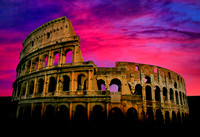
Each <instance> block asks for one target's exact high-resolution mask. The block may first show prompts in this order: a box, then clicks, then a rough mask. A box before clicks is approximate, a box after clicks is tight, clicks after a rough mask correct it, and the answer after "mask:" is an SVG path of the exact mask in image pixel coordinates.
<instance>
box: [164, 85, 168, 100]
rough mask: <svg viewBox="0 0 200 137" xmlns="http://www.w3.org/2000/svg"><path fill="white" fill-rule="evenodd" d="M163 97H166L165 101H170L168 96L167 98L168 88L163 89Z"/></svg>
mask: <svg viewBox="0 0 200 137" xmlns="http://www.w3.org/2000/svg"><path fill="white" fill-rule="evenodd" d="M163 97H164V100H165V101H166V100H168V96H167V88H166V87H163Z"/></svg>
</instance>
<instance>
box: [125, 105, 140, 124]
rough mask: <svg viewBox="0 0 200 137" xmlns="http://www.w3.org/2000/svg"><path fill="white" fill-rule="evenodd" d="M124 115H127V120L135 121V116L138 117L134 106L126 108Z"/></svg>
mask: <svg viewBox="0 0 200 137" xmlns="http://www.w3.org/2000/svg"><path fill="white" fill-rule="evenodd" d="M126 115H127V120H128V121H137V118H138V116H137V115H138V114H137V110H136V109H135V108H133V107H131V108H129V109H128V110H127V113H126Z"/></svg>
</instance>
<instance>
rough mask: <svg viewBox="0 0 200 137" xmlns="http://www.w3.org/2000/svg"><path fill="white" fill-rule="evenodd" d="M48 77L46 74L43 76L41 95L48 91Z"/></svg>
mask: <svg viewBox="0 0 200 137" xmlns="http://www.w3.org/2000/svg"><path fill="white" fill-rule="evenodd" d="M48 83H49V78H48V76H45V77H44V89H43V96H45V95H46V93H47V92H48V89H49V84H48Z"/></svg>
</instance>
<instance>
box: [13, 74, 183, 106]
mask: <svg viewBox="0 0 200 137" xmlns="http://www.w3.org/2000/svg"><path fill="white" fill-rule="evenodd" d="M57 81H58V80H57V79H56V77H53V76H52V77H50V78H49V84H48V85H49V86H48V90H47V91H48V92H50V93H53V92H55V90H56V86H57V84H58V82H57ZM59 81H60V80H59ZM61 82H62V89H60V90H62V91H70V90H71V89H70V87H71V80H70V77H69V76H68V75H64V76H63V80H62V81H61ZM34 83H35V81H34V79H32V80H29V83H28V94H33V92H34V89H35V88H36V91H35V92H36V94H37V93H39V94H40V93H42V92H43V90H44V84H45V81H44V78H40V79H39V80H38V82H37V84H36V85H35V84H34ZM26 85H27V82H26V81H25V82H23V83H22V85H21V84H19V86H18V94H17V96H20V95H21V96H24V95H25V92H26ZM86 85H87V77H86V76H85V75H84V74H79V75H78V77H77V87H76V89H77V90H86V87H87V86H86ZM97 86H98V90H101V91H106V90H108V89H107V88H106V87H105V81H104V80H102V79H100V80H97ZM109 86H110V87H109V89H110V92H121V81H120V80H119V79H116V78H114V79H112V80H111V82H110V84H109ZM142 90H144V89H143V87H142V86H141V85H140V84H137V85H136V86H135V91H134V93H132V94H133V95H140V96H145V97H144V99H145V100H155V101H161V99H163V101H168V100H169V101H173V102H176V104H178V105H179V104H181V105H183V104H186V101H187V97H186V95H185V94H184V93H183V92H181V91H180V92H178V91H173V89H172V88H170V89H168V90H167V88H166V87H163V88H162V89H160V87H159V86H155V87H154V88H152V87H151V86H150V85H147V86H146V87H145V94H143V93H142ZM161 91H162V92H161ZM153 94H154V95H153ZM161 94H162V95H161Z"/></svg>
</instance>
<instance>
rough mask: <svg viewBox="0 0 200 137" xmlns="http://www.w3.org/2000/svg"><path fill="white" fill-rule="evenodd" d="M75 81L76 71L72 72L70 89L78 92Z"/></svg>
mask: <svg viewBox="0 0 200 137" xmlns="http://www.w3.org/2000/svg"><path fill="white" fill-rule="evenodd" d="M74 80H75V79H74V71H72V76H71V82H70V89H71V91H75V90H76V87H75V82H74Z"/></svg>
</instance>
